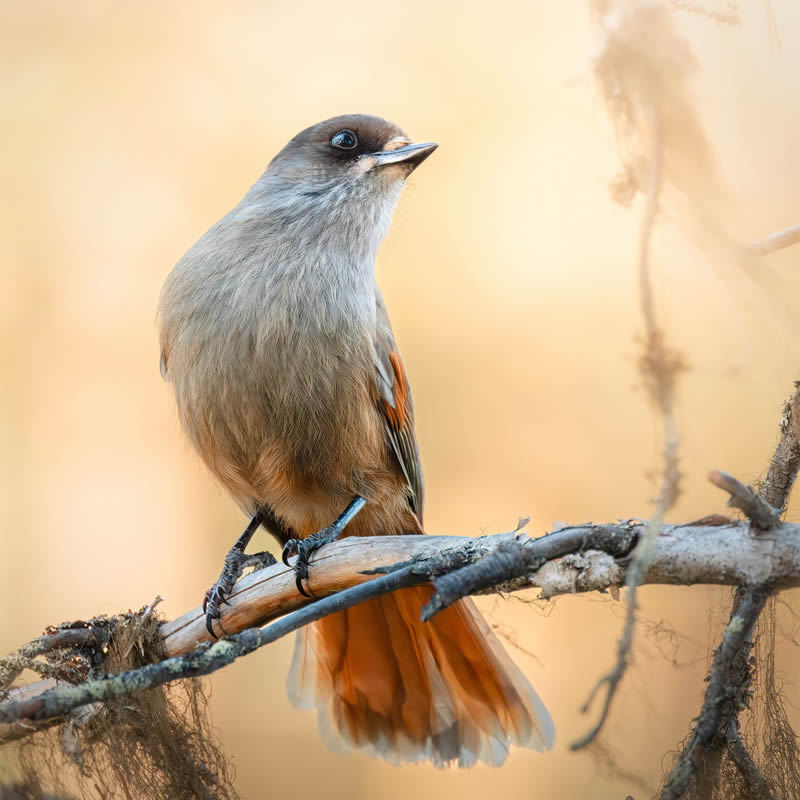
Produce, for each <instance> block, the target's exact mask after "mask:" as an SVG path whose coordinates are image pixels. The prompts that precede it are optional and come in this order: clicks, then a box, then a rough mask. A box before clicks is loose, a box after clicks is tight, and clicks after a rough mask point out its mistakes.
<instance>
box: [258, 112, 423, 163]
mask: <svg viewBox="0 0 800 800" xmlns="http://www.w3.org/2000/svg"><path fill="white" fill-rule="evenodd" d="M437 147H438V145H437V144H435V143H433V142H426V143H424V144H412V143H411V140H410V139H409V138H408V137H407V136H406V135H405V134H404V133H403V131H402V130H401V128H399V127H398V126H397V125H395V124H394V123H393V122H388V121H387V120H385V119H381V118H380V117H373V116H371V115H369V114H342V115H341V116H338V117H332V118H331V119H327V120H325V121H324V122H319V123H317V124H316V125H312V126H311V127H310V128H306V129H305V130H304V131H301V132H300V133H298V134H297V136H295V137H294V138H293V139H292V140H291V141H290V142H289V143H288V144H287V145H286V147H284V148H283V150H281V151H280V153H278V155H276V156H275V158H274V159H273V160H272V162H271V164H270V166H272V165H273V164H277V163H280V162H288V163H291V162H295V163H296V162H297V161H298V160H302V161H305V162H306V163H307V164H308V163H309V162H310V163H311V164H313V165H314V166H315V167H316V168H317V169H319V170H324V169H325V168H326V167H328V168H330V169H332V170H334V171H338V170H345V169H349V168H352V166H353V165H354V164H358V171H359V172H367V171H369V170H371V169H372V168H374V167H382V166H387V165H390V164H394V165H397V166H402V170H403V172H404V174H405V175H408V174H409V173H411V172H412V171H413V170H414V169H415V168H416V167H417V166H419V165H420V164H421V163H422V162H423V161H424V160H425V159H426V158H427V157H428V156H429V155H430V154H431V153H432V152H433V151H434V150H435V149H436V148H437Z"/></svg>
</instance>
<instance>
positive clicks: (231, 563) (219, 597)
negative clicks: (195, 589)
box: [203, 548, 276, 639]
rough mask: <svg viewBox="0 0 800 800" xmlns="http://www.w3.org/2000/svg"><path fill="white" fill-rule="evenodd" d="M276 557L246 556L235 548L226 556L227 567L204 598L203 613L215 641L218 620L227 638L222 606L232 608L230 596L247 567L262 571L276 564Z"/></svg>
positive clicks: (267, 554) (266, 553) (258, 554)
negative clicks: (215, 621) (222, 617)
mask: <svg viewBox="0 0 800 800" xmlns="http://www.w3.org/2000/svg"><path fill="white" fill-rule="evenodd" d="M275 563H276V561H275V557H274V556H273V555H272V554H271V553H268V552H266V551H265V552H263V553H256V554H255V555H252V556H248V555H245V554H244V553H243V552H242V551H241V550H239V549H237V548H233V549H231V550H230V551H229V552H228V555H226V556H225V565H224V566H223V568H222V572H221V573H220V576H219V578H218V579H217V582H216V583H215V584H214V585H213V586H212V587H211V588H210V589H209V590H208V591H207V592H206V595H205V597H204V598H203V612H204V613H205V615H206V630H207V631H208V632H209V633H210V634H211V636H212V637H213V638H214V639H218V638H219V637H218V636H217V634H216V633H214V620H217V625H219V628H220V630H221V631H222V633H223V634H225V635H226V636H227V633H226V631H225V628H223V627H222V623H221V622H219V618H220V616H221V606H222V605H223V604H225V605H226V606H230V602H229V601H228V595H230V593H231V592H232V591H233V587H234V586H235V585H236V581H237V580H239V578H240V577H241V575H242V572H244V570H245V569H246V568H247V567H255V568H256V569H261V568H262V567H267V566H270V565H271V564H275Z"/></svg>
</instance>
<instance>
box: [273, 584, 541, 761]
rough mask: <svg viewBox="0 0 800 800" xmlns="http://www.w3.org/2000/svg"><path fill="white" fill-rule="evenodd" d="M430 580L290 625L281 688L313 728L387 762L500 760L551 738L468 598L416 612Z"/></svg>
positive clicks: (537, 705)
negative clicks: (294, 632)
mask: <svg viewBox="0 0 800 800" xmlns="http://www.w3.org/2000/svg"><path fill="white" fill-rule="evenodd" d="M431 594H432V590H431V589H430V587H420V588H414V589H404V590H402V591H399V592H395V593H394V594H389V595H385V596H383V597H379V598H377V599H375V600H370V601H368V602H366V603H362V604H361V605H358V606H355V607H354V608H351V609H348V610H347V611H340V612H339V613H337V614H334V615H332V616H330V617H326V618H325V619H323V620H320V621H319V622H316V623H314V624H313V625H310V626H307V627H306V628H304V629H303V630H301V631H300V632H299V633H298V636H297V643H296V646H295V653H294V660H293V663H292V669H291V671H290V673H289V697H290V698H291V700H292V702H293V703H294V704H295V705H298V706H301V707H304V708H315V707H316V708H318V709H319V720H320V730H321V731H322V733H323V735H324V736H325V738H326V739H328V742H329V743H330V744H331V745H332V746H336V745H337V744H340V745H341V744H344V745H345V746H346V747H352V748H358V749H362V750H366V751H367V752H369V753H371V754H373V755H378V756H381V757H382V758H385V759H387V760H388V761H392V762H394V763H407V762H411V761H432V762H433V763H434V764H436V765H437V766H446V765H448V764H450V763H453V762H457V763H458V765H459V766H460V767H468V766H471V765H472V764H474V763H475V762H476V761H483V762H485V763H487V764H492V765H497V766H499V765H500V764H502V763H503V761H504V760H505V758H506V756H507V755H508V749H509V746H510V745H522V746H524V747H532V748H534V749H535V750H545V749H549V748H550V747H552V746H553V740H554V738H555V730H554V727H553V722H552V720H551V719H550V715H549V714H548V713H547V710H546V709H545V707H544V705H543V704H542V702H541V700H539V698H538V697H537V695H536V692H534V691H533V688H532V687H531V685H530V684H529V683H528V681H527V680H526V679H525V677H524V676H523V675H522V673H521V672H520V671H519V669H518V668H517V667H516V666H515V665H514V663H513V662H512V661H511V659H510V658H509V656H508V654H507V653H506V652H505V650H504V649H503V647H502V645H501V644H500V642H499V641H498V640H497V639H496V638H495V636H494V634H492V632H491V631H490V630H489V628H488V626H487V625H486V623H485V622H484V620H483V618H482V617H481V615H480V613H479V612H478V610H477V608H475V606H474V604H473V603H472V601H471V600H461V601H459V602H458V603H456V604H454V605H453V606H451V607H450V608H448V609H446V610H445V611H443V612H441V613H439V614H438V615H437V616H435V617H434V618H433V619H432V620H431V621H430V622H426V623H423V622H422V621H421V620H420V611H421V609H422V606H423V605H424V604H425V603H426V602H427V601H428V599H429V598H430V597H431Z"/></svg>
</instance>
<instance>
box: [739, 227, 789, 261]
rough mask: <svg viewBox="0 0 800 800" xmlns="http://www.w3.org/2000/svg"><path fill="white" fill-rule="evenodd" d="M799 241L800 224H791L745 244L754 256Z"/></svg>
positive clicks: (763, 254)
mask: <svg viewBox="0 0 800 800" xmlns="http://www.w3.org/2000/svg"><path fill="white" fill-rule="evenodd" d="M798 242H800V225H792V226H791V227H789V228H784V229H783V230H782V231H777V232H776V233H771V234H770V235H769V236H765V237H764V238H763V239H757V240H755V241H753V242H750V244H748V245H747V249H748V250H749V251H750V253H751V254H752V255H754V256H768V255H771V254H772V253H777V252H778V251H779V250H784V249H785V248H787V247H791V246H792V245H793V244H797V243H798Z"/></svg>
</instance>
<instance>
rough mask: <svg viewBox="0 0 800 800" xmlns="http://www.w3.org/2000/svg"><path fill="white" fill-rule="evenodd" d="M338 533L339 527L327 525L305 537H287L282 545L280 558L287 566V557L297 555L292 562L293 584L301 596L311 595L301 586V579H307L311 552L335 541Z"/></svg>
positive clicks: (288, 565)
mask: <svg viewBox="0 0 800 800" xmlns="http://www.w3.org/2000/svg"><path fill="white" fill-rule="evenodd" d="M339 533H340V531H339V529H338V528H336V527H335V526H334V525H328V526H327V527H326V528H323V529H322V530H319V531H317V532H316V533H314V534H312V535H311V536H307V537H306V538H305V539H289V541H288V542H286V544H285V545H284V546H283V553H282V554H281V559H282V560H283V563H284V564H286V566H287V567H290V566H292V565H291V564H290V563H289V558H290V557H291V556H293V555H295V554H296V555H297V559H296V561H295V562H294V576H295V585H296V586H297V591H298V592H300V594H302V595H303V597H311V595H310V594H309V593H308V592H307V591H306V590H305V587H304V586H303V581H306V580H308V566H309V564H308V559H309V557H310V556H311V554H312V553H314V552H315V551H317V550H319V549H320V547H323V546H324V545H326V544H330V543H331V542H335V541H336V539H337V538H338V537H339Z"/></svg>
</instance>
